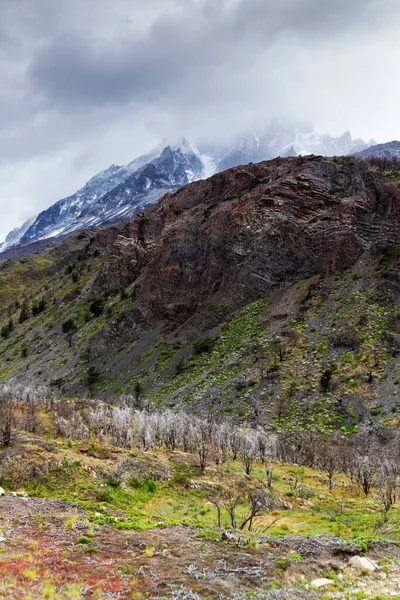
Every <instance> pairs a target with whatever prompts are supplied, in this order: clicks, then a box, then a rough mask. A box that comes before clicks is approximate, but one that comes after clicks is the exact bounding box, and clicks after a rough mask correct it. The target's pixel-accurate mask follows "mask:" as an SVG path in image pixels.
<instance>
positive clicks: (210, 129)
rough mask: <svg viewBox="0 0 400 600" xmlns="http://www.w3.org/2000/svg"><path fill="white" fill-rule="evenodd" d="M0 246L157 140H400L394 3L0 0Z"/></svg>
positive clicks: (397, 5)
mask: <svg viewBox="0 0 400 600" xmlns="http://www.w3.org/2000/svg"><path fill="white" fill-rule="evenodd" d="M0 11H1V12H0V14H1V20H0V76H1V79H0V81H1V87H0V210H1V216H2V218H1V224H0V237H3V236H4V235H5V234H6V233H7V231H8V230H9V229H10V227H12V226H15V225H18V224H20V222H22V221H23V220H24V219H25V218H28V217H29V216H31V215H32V214H34V213H36V212H38V211H39V210H41V209H43V208H44V207H46V206H48V205H50V204H51V203H53V202H54V201H56V200H57V199H59V198H60V197H63V196H64V195H67V194H68V193H72V192H74V191H75V190H76V189H77V188H78V187H79V186H81V185H82V184H83V183H84V182H85V181H86V180H87V179H88V178H89V177H90V176H91V175H93V174H94V173H95V172H97V171H99V170H101V169H102V168H106V167H107V166H108V165H109V164H111V163H118V162H119V163H121V162H127V161H129V160H131V159H133V158H134V157H135V156H136V155H137V154H139V153H142V152H145V151H148V150H149V149H150V148H151V147H152V146H153V145H156V144H157V143H159V141H160V140H161V139H162V138H164V139H165V138H166V139H171V138H174V137H179V136H181V135H186V136H188V137H189V138H190V139H192V140H194V142H199V143H204V142H207V143H212V142H215V141H219V140H221V139H223V140H228V139H229V138H232V137H234V136H235V135H236V134H238V133H240V132H241V131H244V130H247V129H252V128H262V126H263V125H265V124H267V123H268V121H269V120H270V119H271V118H273V117H276V116H278V117H281V118H285V119H287V120H302V121H309V122H311V123H312V124H313V125H314V126H315V127H316V128H317V129H319V130H320V131H324V132H327V133H331V134H339V133H341V132H343V131H344V130H346V129H350V130H351V131H352V133H353V134H354V135H356V136H362V137H364V138H368V139H369V138H371V137H374V138H376V139H377V140H378V141H387V140H389V139H394V138H396V137H397V138H398V137H400V119H399V117H398V109H397V103H398V102H397V99H398V96H399V92H400V83H398V82H399V81H400V79H399V77H398V75H399V73H398V71H399V69H400V67H399V66H398V65H397V62H396V60H392V58H396V56H397V55H398V52H399V50H400V42H399V41H398V40H399V39H400V38H399V29H400V20H399V17H400V0H385V2H382V0H335V1H334V2H332V1H330V0H280V1H278V0H274V1H272V0H147V1H146V2H145V3H144V2H143V1H142V0H113V2H110V1H109V0H68V2H55V1H54V0H12V1H11V0H0Z"/></svg>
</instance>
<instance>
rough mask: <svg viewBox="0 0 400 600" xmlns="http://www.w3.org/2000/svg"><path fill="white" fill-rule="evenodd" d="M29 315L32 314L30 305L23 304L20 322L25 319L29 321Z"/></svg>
mask: <svg viewBox="0 0 400 600" xmlns="http://www.w3.org/2000/svg"><path fill="white" fill-rule="evenodd" d="M29 316H30V314H29V309H28V307H27V306H23V307H22V308H21V312H20V313H19V319H18V321H19V322H20V323H24V322H25V321H27V320H28V319H29Z"/></svg>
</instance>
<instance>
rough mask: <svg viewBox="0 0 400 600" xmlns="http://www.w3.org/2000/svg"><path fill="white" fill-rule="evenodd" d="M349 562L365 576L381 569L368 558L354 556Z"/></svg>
mask: <svg viewBox="0 0 400 600" xmlns="http://www.w3.org/2000/svg"><path fill="white" fill-rule="evenodd" d="M349 562H350V564H351V566H352V567H354V569H358V570H359V571H361V572H362V573H364V574H365V575H368V574H369V573H374V572H375V571H378V570H379V567H378V566H377V565H376V564H375V563H374V562H372V560H370V559H369V558H367V557H366V556H353V557H352V558H351V559H350V561H349Z"/></svg>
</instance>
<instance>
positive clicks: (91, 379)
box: [86, 365, 100, 385]
mask: <svg viewBox="0 0 400 600" xmlns="http://www.w3.org/2000/svg"><path fill="white" fill-rule="evenodd" d="M99 378H100V371H99V370H98V369H96V367H95V366H94V365H92V366H90V367H89V368H88V370H87V373H86V380H87V382H88V384H89V385H93V384H94V383H96V381H98V380H99Z"/></svg>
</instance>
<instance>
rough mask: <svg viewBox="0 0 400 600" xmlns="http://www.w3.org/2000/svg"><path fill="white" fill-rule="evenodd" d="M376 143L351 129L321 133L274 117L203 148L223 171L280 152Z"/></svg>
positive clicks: (347, 150) (342, 149)
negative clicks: (255, 128) (225, 144)
mask: <svg viewBox="0 0 400 600" xmlns="http://www.w3.org/2000/svg"><path fill="white" fill-rule="evenodd" d="M372 144H375V142H374V140H370V142H369V143H366V142H364V141H363V140H361V139H356V140H353V139H352V137H351V134H350V132H349V131H346V133H344V134H343V135H341V136H339V137H332V136H330V135H326V134H319V133H316V132H315V131H313V129H312V128H311V127H309V126H307V125H298V124H289V125H285V124H282V123H280V122H278V121H273V122H272V123H271V124H270V125H269V126H268V127H267V128H266V129H263V130H261V131H258V132H256V133H248V134H246V135H242V136H240V137H239V138H238V139H237V140H236V141H235V142H234V143H233V145H232V146H231V147H225V148H222V149H221V148H213V147H206V148H205V149H204V152H206V153H207V154H211V155H212V156H214V157H215V161H216V164H217V170H218V171H223V170H225V169H229V168H230V167H235V166H238V165H241V164H248V163H249V162H259V161H261V160H270V159H273V158H276V157H277V156H282V157H287V156H298V155H308V154H316V155H321V156H347V155H348V154H351V153H354V152H358V151H360V150H364V149H365V148H367V147H368V146H370V145H372Z"/></svg>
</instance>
